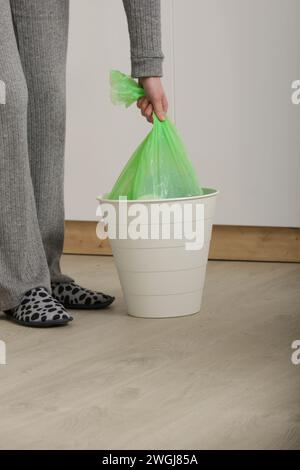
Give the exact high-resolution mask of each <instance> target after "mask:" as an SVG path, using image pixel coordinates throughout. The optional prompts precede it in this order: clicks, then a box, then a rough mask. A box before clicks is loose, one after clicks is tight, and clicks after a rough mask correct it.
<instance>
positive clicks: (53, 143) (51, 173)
mask: <svg viewBox="0 0 300 470" xmlns="http://www.w3.org/2000/svg"><path fill="white" fill-rule="evenodd" d="M10 3H11V9H12V14H13V21H14V27H15V34H16V38H17V42H18V48H19V53H20V57H21V62H22V66H23V70H24V74H25V77H26V81H27V87H28V94H29V103H28V147H29V160H30V169H31V177H32V182H33V187H34V194H35V201H36V208H37V215H38V221H39V227H40V232H41V235H42V240H43V244H44V250H45V253H46V257H47V261H48V266H49V270H50V276H51V281H54V282H57V281H62V282H67V281H69V280H71V278H70V277H69V276H66V275H63V274H62V273H61V271H60V257H61V254H62V250H63V240H64V188H63V182H64V147H65V108H66V91H65V88H66V84H65V81H66V53H67V36H68V14H69V1H68V0H51V1H49V0H10Z"/></svg>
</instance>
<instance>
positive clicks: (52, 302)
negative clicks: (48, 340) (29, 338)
mask: <svg viewBox="0 0 300 470" xmlns="http://www.w3.org/2000/svg"><path fill="white" fill-rule="evenodd" d="M4 313H5V314H6V315H7V316H8V317H9V318H10V319H11V320H12V321H14V322H15V323H18V324H19V325H23V326H31V327H39V328H42V327H43V328H44V327H49V326H59V325H66V324H67V323H69V322H70V321H72V320H73V317H71V316H70V315H69V314H68V312H67V311H66V310H65V308H64V307H63V305H61V304H60V303H59V302H58V301H57V300H56V299H54V298H53V297H52V296H51V295H50V294H49V292H48V291H47V290H46V289H45V288H44V287H35V288H34V289H31V290H29V291H28V292H26V293H25V294H24V296H23V298H22V301H21V303H20V304H19V305H18V306H17V307H15V308H12V309H9V310H5V312H4Z"/></svg>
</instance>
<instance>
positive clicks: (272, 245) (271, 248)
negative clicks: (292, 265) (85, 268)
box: [64, 220, 300, 263]
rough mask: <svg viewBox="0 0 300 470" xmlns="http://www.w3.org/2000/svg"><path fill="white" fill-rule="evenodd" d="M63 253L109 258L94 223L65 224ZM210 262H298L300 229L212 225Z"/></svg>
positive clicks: (68, 222)
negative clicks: (216, 260) (105, 256)
mask: <svg viewBox="0 0 300 470" xmlns="http://www.w3.org/2000/svg"><path fill="white" fill-rule="evenodd" d="M64 253H72V254H84V255H111V254H112V253H111V248H110V245H109V241H108V240H105V241H101V240H99V239H98V238H97V236H96V222H84V221H75V220H68V221H66V233H65V246H64ZM209 258H210V259H220V260H243V261H282V262H298V263H299V262H300V228H287V227H250V226H239V225H214V227H213V233H212V241H211V246H210V251H209Z"/></svg>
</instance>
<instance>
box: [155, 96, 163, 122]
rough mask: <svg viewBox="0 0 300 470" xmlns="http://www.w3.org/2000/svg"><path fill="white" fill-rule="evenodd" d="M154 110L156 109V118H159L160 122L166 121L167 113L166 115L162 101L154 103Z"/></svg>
mask: <svg viewBox="0 0 300 470" xmlns="http://www.w3.org/2000/svg"><path fill="white" fill-rule="evenodd" d="M153 108H154V112H155V114H156V116H157V117H158V119H159V120H160V121H164V120H165V113H164V109H163V104H162V100H159V101H155V102H154V103H153Z"/></svg>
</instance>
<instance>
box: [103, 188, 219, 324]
mask: <svg viewBox="0 0 300 470" xmlns="http://www.w3.org/2000/svg"><path fill="white" fill-rule="evenodd" d="M217 194H218V191H217V190H215V189H211V188H204V194H203V195H202V196H195V197H188V198H178V199H160V200H151V199H149V200H146V199H144V200H135V201H132V200H128V201H127V210H129V208H130V207H131V206H132V205H133V204H138V205H139V204H143V205H144V206H145V207H146V208H147V210H149V211H151V206H152V205H153V204H155V205H156V208H157V207H159V208H160V209H161V205H164V207H166V205H168V206H170V205H174V203H175V204H177V205H178V206H180V207H181V208H182V212H184V211H183V207H184V206H185V208H186V207H187V206H190V208H189V209H187V212H188V214H190V212H189V211H192V219H193V224H196V223H198V224H199V226H200V225H201V231H202V233H203V237H204V241H203V246H202V247H201V248H200V249H199V248H197V249H187V243H189V242H190V240H188V239H187V237H186V236H185V232H184V230H182V232H183V235H182V237H181V238H179V239H178V238H175V237H172V238H170V239H163V237H162V235H161V233H160V237H159V239H151V238H150V239H131V238H125V239H122V238H121V237H120V236H119V234H117V236H116V238H110V245H111V247H112V252H113V255H114V259H115V263H116V266H117V270H118V273H119V277H120V282H121V286H122V289H123V293H124V297H125V301H126V304H127V308H128V313H129V315H132V316H135V317H143V318H166V317H179V316H185V315H192V314H193V313H196V312H199V310H200V308H201V301H202V292H203V286H204V280H205V271H206V265H207V259H208V251H209V244H210V239H211V230H212V221H213V216H214V211H215V202H216V196H217ZM97 199H98V200H99V203H100V209H101V206H103V207H104V206H106V204H107V203H108V204H111V205H112V206H113V207H114V210H115V211H116V215H117V218H116V227H115V228H116V230H117V231H118V230H119V229H120V225H122V224H125V223H126V224H128V220H127V221H126V220H124V216H123V220H121V221H120V220H118V215H119V212H120V204H123V201H122V202H120V201H112V200H108V199H106V198H105V196H103V197H101V196H100V197H98V198H97ZM196 205H198V207H199V206H201V207H202V211H199V213H197V214H196V210H195V207H196ZM135 207H138V206H135ZM152 209H153V207H152ZM203 209H204V211H203ZM149 213H150V212H149ZM184 213H185V212H184ZM199 214H200V215H199ZM189 217H190V215H186V216H184V217H183V218H182V220H179V219H178V218H176V217H175V218H174V219H172V220H171V221H169V222H167V224H168V225H169V226H170V227H167V226H166V222H165V221H164V220H161V221H160V223H159V230H167V229H169V228H171V229H173V230H174V227H175V226H176V227H177V228H178V224H181V225H182V224H186V222H187V220H189V221H191V218H189ZM188 218H189V219H188ZM151 223H152V224H153V222H152V221H151V220H149V221H147V222H146V225H147V229H149V230H151ZM99 224H101V222H99ZM110 224H111V223H110ZM176 224H177V225H176ZM143 225H144V224H143ZM171 226H172V227H171ZM123 228H124V227H123ZM152 228H153V225H152ZM144 229H145V227H144ZM170 232H172V230H170Z"/></svg>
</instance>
